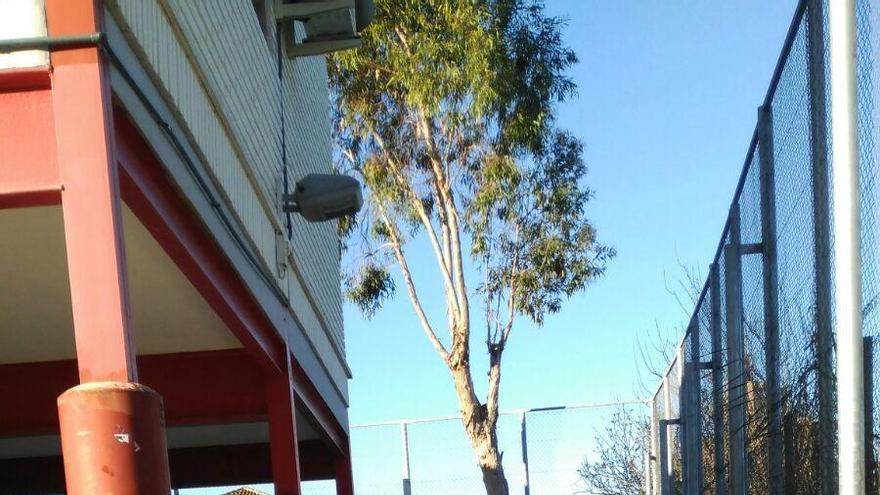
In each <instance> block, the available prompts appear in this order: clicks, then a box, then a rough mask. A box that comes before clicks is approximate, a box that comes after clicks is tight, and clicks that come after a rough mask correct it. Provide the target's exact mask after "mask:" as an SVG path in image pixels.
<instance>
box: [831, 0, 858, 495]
mask: <svg viewBox="0 0 880 495" xmlns="http://www.w3.org/2000/svg"><path fill="white" fill-rule="evenodd" d="M828 20H829V25H828V28H829V48H830V59H831V133H832V139H831V144H832V157H833V161H832V174H833V175H832V177H833V189H832V194H833V197H832V202H833V203H832V204H833V205H834V206H833V207H834V210H833V211H834V263H835V268H834V281H835V286H836V292H837V294H836V296H837V297H836V301H835V302H836V309H837V312H836V315H837V353H838V354H837V386H838V403H837V417H838V422H839V425H838V449H839V450H838V454H839V457H838V463H839V476H840V485H839V487H840V490H839V492H840V495H862V494H863V493H865V447H864V439H865V410H864V409H865V402H864V397H863V393H864V390H863V387H864V379H865V377H864V369H863V367H862V365H863V354H862V353H863V349H862V279H861V266H862V263H861V250H860V246H861V242H860V241H861V235H860V233H861V225H860V220H859V213H860V201H859V142H858V109H857V106H856V97H857V96H856V17H855V0H835V1H833V2H828Z"/></svg>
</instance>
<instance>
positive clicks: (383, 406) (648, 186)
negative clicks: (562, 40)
mask: <svg viewBox="0 0 880 495" xmlns="http://www.w3.org/2000/svg"><path fill="white" fill-rule="evenodd" d="M795 4H796V2H795V1H794V0H785V1H772V2H767V1H766V0H764V1H759V0H740V1H737V2H708V1H696V0H688V1H675V2H669V1H659V0H547V9H548V11H549V12H550V13H552V14H554V15H562V16H565V17H567V18H568V19H569V25H568V28H567V29H566V31H565V35H566V41H567V43H568V44H569V45H570V46H571V47H572V48H573V49H574V50H575V51H576V52H577V54H578V56H579V58H580V63H579V64H578V65H577V66H576V67H575V68H574V70H573V71H572V72H571V75H572V76H573V78H574V80H575V81H576V82H577V84H578V86H579V88H580V90H579V96H578V97H577V98H576V99H574V100H572V101H571V102H568V103H566V104H565V105H564V106H562V107H561V108H560V117H561V124H562V125H563V126H564V127H566V128H568V129H569V130H571V131H572V132H574V133H575V134H576V135H577V136H579V137H580V138H581V139H582V140H583V141H584V143H585V144H586V153H585V157H586V160H587V163H588V165H589V167H590V171H589V175H588V176H587V180H586V181H587V184H588V185H589V187H591V188H592V189H594V190H595V192H596V199H595V200H594V202H593V203H592V204H591V206H590V216H591V219H592V220H593V222H594V223H595V225H596V226H597V228H598V232H599V236H600V237H601V239H602V240H603V241H604V242H606V243H609V244H611V245H613V246H615V247H616V248H617V251H618V256H617V258H616V259H615V260H614V261H613V262H612V264H611V265H610V266H609V269H608V271H607V273H606V275H605V277H604V278H603V279H601V280H599V281H598V282H596V283H595V284H594V285H592V286H591V287H589V288H588V289H587V291H586V292H585V293H583V294H580V295H578V296H576V297H574V298H573V299H572V300H570V301H569V302H568V303H567V304H566V305H565V306H564V308H563V310H562V312H561V313H560V314H558V315H556V316H553V317H550V318H548V319H547V322H546V324H545V325H544V327H542V328H535V327H534V326H532V325H531V324H529V323H528V322H527V321H525V320H519V324H518V325H517V327H516V328H515V330H514V333H513V336H512V337H511V342H510V344H509V346H508V348H507V350H506V353H505V362H504V375H503V383H502V395H501V405H502V408H503V409H518V408H527V407H539V406H548V405H563V404H579V403H588V402H600V401H607V400H612V399H621V398H635V396H636V395H638V394H639V393H638V391H637V390H636V387H635V386H634V384H635V382H636V378H637V367H636V361H637V357H636V346H637V342H638V341H639V339H641V340H645V339H648V338H650V335H651V334H652V333H653V331H654V329H655V328H657V327H659V328H661V329H664V330H665V331H667V332H670V333H671V334H674V335H676V338H677V332H678V330H677V329H678V328H679V327H680V326H681V324H682V322H683V321H684V320H686V319H687V318H688V316H689V315H687V314H686V312H685V311H684V310H683V309H682V308H681V306H680V305H679V304H678V303H677V302H676V299H675V298H674V297H673V296H671V295H670V294H669V293H668V290H667V289H668V287H671V286H675V285H676V284H677V283H678V281H679V280H680V279H682V278H683V276H684V273H683V271H682V268H681V266H680V265H681V264H684V265H685V266H689V267H692V268H693V269H695V270H696V271H697V272H698V273H699V274H700V277H701V278H702V277H703V275H704V274H705V272H706V268H707V266H708V263H709V262H710V260H711V257H712V255H713V254H714V249H715V246H716V244H717V242H718V238H719V236H720V232H721V228H722V224H723V219H724V216H725V214H726V211H727V208H728V206H729V203H730V198H731V197H732V194H733V190H734V187H735V185H736V179H737V177H738V175H739V173H740V169H741V167H742V162H743V159H744V158H745V154H746V150H747V147H748V143H749V139H750V138H751V134H752V130H753V129H754V123H755V118H756V112H757V106H758V105H759V103H760V102H761V100H762V99H763V97H764V93H765V92H766V88H767V85H768V83H769V81H770V77H771V75H772V72H773V68H774V66H775V64H776V59H777V57H778V54H779V51H780V49H781V47H782V43H783V39H784V37H785V33H786V31H787V29H788V25H789V22H790V20H791V16H792V13H793V12H794V8H795ZM411 251H412V252H423V253H425V256H424V258H423V259H422V258H421V257H420V258H419V262H417V263H413V264H414V265H417V266H425V267H431V268H433V266H435V265H434V261H433V260H432V259H430V258H428V256H429V253H428V250H425V249H420V246H419V245H418V244H416V245H415V246H413V247H412V248H411ZM422 261H423V262H422ZM433 277H434V274H433V272H431V271H430V270H423V271H420V272H419V273H417V274H416V281H417V283H421V286H422V287H424V289H423V292H424V295H423V297H424V298H425V299H426V301H432V300H433V301H434V302H433V303H432V302H428V303H427V306H428V311H429V312H430V313H431V314H432V315H433V316H434V318H435V321H442V320H441V318H442V316H443V312H442V311H443V309H442V306H441V299H440V297H439V296H440V293H439V292H437V291H435V292H432V291H431V290H430V289H431V288H432V286H433V284H432V278H433ZM398 287H399V288H401V289H402V288H403V284H402V283H400V282H399V283H398ZM345 322H346V339H347V354H348V357H349V362H350V365H351V368H352V370H353V373H354V379H353V380H352V381H351V382H350V394H351V409H350V415H351V421H352V423H363V422H373V421H381V420H389V419H400V418H416V417H425V416H437V415H449V414H455V413H456V411H457V404H456V401H455V395H454V393H453V389H452V384H451V381H450V379H449V375H448V372H447V370H446V369H445V367H444V365H443V364H442V363H441V361H440V360H439V359H438V358H437V356H436V354H435V351H434V350H433V348H432V347H431V346H430V345H429V344H428V342H427V340H426V339H425V337H424V335H423V333H422V331H421V329H420V327H419V325H418V322H417V320H416V318H415V317H414V316H413V314H412V311H411V308H410V305H409V301H408V300H407V299H406V297H405V291H403V290H400V291H398V297H397V298H396V300H394V301H393V302H391V303H389V304H387V305H386V307H385V308H384V309H383V310H381V311H380V312H379V313H378V314H377V315H376V316H375V317H374V318H373V319H372V320H371V321H366V320H364V319H363V318H362V317H361V315H360V314H359V312H358V310H357V309H356V308H354V307H352V306H347V307H346V309H345ZM441 328H442V326H441ZM473 349H474V351H473V354H474V359H473V360H474V379H475V381H477V382H478V386H480V385H481V384H482V383H483V382H485V375H484V371H483V370H485V361H486V360H485V352H484V351H483V349H484V346H483V345H482V344H481V343H480V342H479V336H477V338H476V340H475V342H474V344H473Z"/></svg>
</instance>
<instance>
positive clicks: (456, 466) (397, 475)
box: [175, 401, 648, 495]
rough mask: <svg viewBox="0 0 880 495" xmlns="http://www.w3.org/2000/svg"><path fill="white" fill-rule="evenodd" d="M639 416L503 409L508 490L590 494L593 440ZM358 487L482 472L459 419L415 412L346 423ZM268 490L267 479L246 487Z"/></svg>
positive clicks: (462, 482)
mask: <svg viewBox="0 0 880 495" xmlns="http://www.w3.org/2000/svg"><path fill="white" fill-rule="evenodd" d="M623 410H626V411H627V412H628V413H629V414H630V415H631V416H629V417H633V418H637V420H638V419H639V418H644V420H645V424H647V415H648V411H647V407H646V402H644V401H627V402H615V403H609V404H595V405H585V406H574V407H555V408H541V409H531V410H527V411H517V412H509V413H504V414H502V415H501V417H500V419H499V422H498V437H499V442H500V449H501V450H502V452H503V453H504V457H503V464H504V472H505V474H506V476H507V480H508V483H509V485H510V493H512V494H516V495H569V494H588V493H591V492H589V491H587V486H586V484H585V482H584V480H582V479H581V476H580V473H579V470H580V469H581V467H582V466H583V464H584V462H585V461H589V462H596V461H597V460H598V459H597V452H596V448H597V445H596V440H597V435H601V434H602V432H603V431H604V430H605V429H606V427H607V425H608V424H609V423H610V422H611V421H612V420H613V418H615V414H616V413H617V414H619V413H620V412H621V411H623ZM351 449H352V460H353V463H354V464H353V469H354V482H355V493H357V494H358V495H474V494H478V493H485V488H484V487H483V481H482V475H481V474H480V470H479V468H478V467H477V464H476V457H475V455H474V452H473V449H472V448H471V446H470V443H469V441H468V440H467V437H466V436H465V433H464V429H463V427H462V425H461V420H460V419H459V418H457V417H447V418H436V419H415V420H406V421H395V422H389V423H377V424H369V425H355V426H352V427H351ZM239 488H240V487H215V488H192V489H180V490H178V491H177V492H176V493H175V495H222V494H226V493H229V492H233V491H234V490H236V489H239ZM252 488H253V489H255V490H259V492H263V493H266V494H272V493H274V491H273V488H272V485H258V486H253V487H252ZM302 493H303V495H335V494H336V486H335V484H334V482H333V481H332V480H330V481H312V482H305V483H303V486H302Z"/></svg>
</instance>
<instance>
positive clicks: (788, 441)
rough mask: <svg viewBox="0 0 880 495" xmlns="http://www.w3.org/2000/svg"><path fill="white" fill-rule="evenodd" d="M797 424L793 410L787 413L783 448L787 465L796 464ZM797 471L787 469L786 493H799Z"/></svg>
mask: <svg viewBox="0 0 880 495" xmlns="http://www.w3.org/2000/svg"><path fill="white" fill-rule="evenodd" d="M794 430H795V425H794V414H793V413H791V412H787V413H785V417H784V419H783V426H782V438H783V440H782V441H783V444H784V446H785V448H784V449H783V451H784V453H783V456H784V457H785V459H783V463H784V464H785V465H786V466H793V465H794V450H795V445H796V443H795V439H794V435H795V431H794ZM796 476H797V473H795V472H794V470H793V469H787V470H786V471H785V493H786V495H797V478H796Z"/></svg>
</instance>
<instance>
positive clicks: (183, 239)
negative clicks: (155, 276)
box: [115, 107, 348, 453]
mask: <svg viewBox="0 0 880 495" xmlns="http://www.w3.org/2000/svg"><path fill="white" fill-rule="evenodd" d="M124 114H125V111H124V109H122V108H118V107H117V109H116V112H115V116H116V120H115V138H116V154H117V158H118V160H119V164H120V185H121V189H122V198H123V200H124V201H125V202H126V204H127V205H128V206H129V208H131V210H132V212H133V213H134V214H135V216H137V217H138V219H139V220H140V221H141V222H142V223H143V224H144V226H145V227H146V228H147V230H148V231H149V232H150V233H151V234H152V235H153V237H154V238H155V239H156V240H157V241H158V242H159V244H160V245H161V246H162V247H163V249H164V250H165V252H166V253H168V255H169V256H170V257H171V259H172V260H173V261H174V262H175V264H177V266H178V267H179V268H180V269H181V271H182V272H183V273H184V275H185V276H186V277H187V278H188V279H189V281H190V282H191V283H192V284H193V286H194V287H196V289H197V290H198V291H199V293H200V294H201V295H202V297H204V298H205V300H206V301H207V302H208V304H209V305H210V306H211V307H212V308H213V309H214V311H216V312H217V314H218V315H219V316H220V317H221V319H222V320H223V321H224V322H225V323H226V325H227V326H228V327H229V329H230V330H231V331H232V333H233V334H234V335H235V336H236V337H237V338H238V340H239V341H240V342H241V343H242V344H243V345H244V347H245V348H246V349H247V350H248V351H249V352H250V353H251V355H252V356H253V357H254V359H255V360H256V361H257V362H258V363H259V364H260V365H261V366H262V367H263V368H264V369H266V373H267V374H270V375H271V374H283V370H284V369H286V367H287V361H288V355H289V354H290V353H289V351H288V349H287V347H286V344H285V342H284V340H283V339H282V338H281V336H280V335H279V333H278V331H277V330H276V329H275V327H274V325H273V324H272V322H271V321H270V320H269V318H268V317H267V316H266V313H265V312H264V311H263V309H262V308H261V306H260V303H258V302H257V301H256V300H255V299H254V297H253V295H252V294H251V292H250V290H249V289H248V288H247V286H246V285H245V283H244V282H243V281H242V280H241V279H240V278H239V277H238V276H237V274H236V273H237V270H236V268H235V267H234V266H233V265H232V263H231V262H230V261H229V260H228V258H227V257H226V256H225V254H224V253H223V251H222V249H221V248H220V247H219V246H218V245H217V244H216V242H215V241H214V240H213V239H211V237H210V235H209V234H208V233H207V232H206V229H205V227H204V225H203V223H202V221H201V220H200V219H199V218H198V216H197V215H196V214H195V213H194V212H193V211H192V209H191V207H190V206H189V203H187V202H186V200H185V199H184V198H183V197H182V196H181V193H180V192H179V191H178V189H177V187H176V186H175V185H174V183H173V182H172V181H171V179H170V178H169V177H168V175H167V173H166V172H165V170H164V167H163V165H162V164H161V163H160V162H159V161H158V159H157V158H156V156H155V155H154V154H153V152H152V150H151V149H150V148H149V146H147V144H146V142H145V141H144V138H143V137H142V136H141V134H140V132H139V131H138V130H137V129H136V128H135V127H134V125H133V124H132V123H131V122H130V121H129V120H128V119H127V118H126V117H125V116H124ZM264 303H265V304H270V305H280V304H281V303H280V302H279V301H277V300H275V299H272V300H269V301H264ZM273 309H274V310H279V309H280V308H278V307H276V308H273ZM283 310H284V311H287V309H286V308H285V309H283ZM290 366H291V373H292V375H291V379H292V383H293V388H294V391H295V393H296V401H297V403H299V404H302V405H303V409H304V411H305V412H306V414H307V415H308V416H310V417H311V418H313V419H314V420H315V422H316V423H317V424H318V425H319V426H320V427H321V429H322V430H323V433H324V434H325V435H327V437H328V439H329V440H330V441H331V442H332V443H333V444H334V445H335V446H336V449H337V451H338V452H341V453H346V452H347V450H348V435H347V433H346V430H345V429H344V428H343V427H342V426H341V425H340V424H339V422H338V421H337V420H336V417H335V416H334V415H333V413H332V411H331V410H330V408H329V407H328V406H327V404H326V402H324V400H323V398H321V395H320V393H319V392H318V390H317V388H316V387H315V385H314V384H313V383H312V382H311V380H309V378H308V376H307V375H306V373H305V370H303V368H302V366H300V364H299V363H298V362H297V361H296V359H295V358H294V357H293V356H290Z"/></svg>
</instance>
